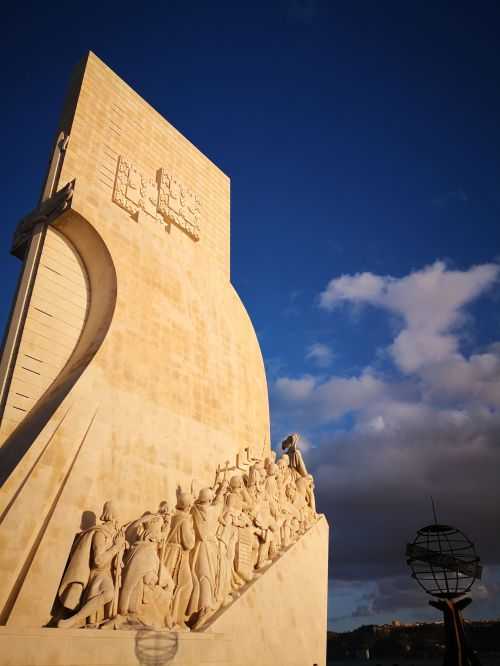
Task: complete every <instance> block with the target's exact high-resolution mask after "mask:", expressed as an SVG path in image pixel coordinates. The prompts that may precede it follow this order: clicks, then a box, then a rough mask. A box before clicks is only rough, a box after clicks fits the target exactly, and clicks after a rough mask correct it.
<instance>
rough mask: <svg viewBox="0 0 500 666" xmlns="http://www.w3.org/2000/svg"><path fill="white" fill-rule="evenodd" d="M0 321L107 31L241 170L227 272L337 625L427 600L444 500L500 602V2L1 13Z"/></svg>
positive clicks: (125, 69) (161, 103) (150, 91)
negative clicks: (90, 63)
mask: <svg viewBox="0 0 500 666" xmlns="http://www.w3.org/2000/svg"><path fill="white" fill-rule="evenodd" d="M3 19H4V26H5V27H4V39H3V44H2V47H1V48H2V49H3V54H2V59H1V62H2V65H1V68H2V69H1V73H2V88H3V91H4V103H3V104H2V108H1V110H0V113H1V115H2V128H3V135H2V149H3V156H4V160H3V161H2V164H1V165H0V169H1V177H2V184H3V188H4V196H3V209H4V214H3V224H2V225H1V227H0V234H1V236H0V246H1V247H2V248H3V256H2V269H3V270H2V278H3V279H2V282H1V284H0V323H2V324H4V323H5V321H6V318H7V313H8V308H9V304H10V299H11V296H12V293H13V290H14V288H15V282H16V278H17V272H18V262H17V260H15V259H13V258H10V257H9V256H8V254H7V249H8V247H9V242H10V237H11V234H12V232H13V229H14V226H15V224H16V222H17V221H18V220H19V219H20V218H21V217H22V216H23V215H24V214H25V213H26V212H28V211H29V210H31V209H32V208H33V207H34V206H35V204H36V202H37V199H38V196H39V190H40V187H41V181H42V177H43V174H44V170H45V165H46V162H47V157H48V153H49V149H50V145H51V141H52V136H53V132H54V130H55V124H56V121H57V117H58V113H59V109H60V106H61V103H62V99H63V96H64V92H65V88H66V85H67V81H68V78H69V74H70V71H71V68H72V67H73V65H74V64H75V63H76V62H77V61H78V60H79V59H80V58H81V57H82V56H83V54H84V53H85V51H87V50H88V49H91V50H93V51H95V52H96V54H97V55H98V56H99V57H101V58H102V59H103V60H104V61H105V62H106V63H107V64H108V65H109V66H110V67H112V68H113V69H114V70H115V71H116V72H117V73H118V74H119V75H120V76H122V77H123V78H124V79H125V80H126V81H127V82H128V83H129V84H130V85H132V86H133V87H134V88H135V89H136V90H137V91H138V92H139V93H140V94H141V95H142V96H143V97H145V99H146V100H147V101H148V102H150V103H151V104H152V105H153V106H154V107H155V108H156V109H158V111H160V113H162V114H163V115H164V116H165V117H166V118H167V119H168V120H169V121H170V122H171V123H172V124H173V125H174V126H175V127H177V129H179V130H180V131H181V132H182V133H183V134H185V135H186V136H187V137H188V138H189V139H190V140H191V141H192V142H193V143H194V144H195V145H196V146H198V147H199V148H200V149H201V150H202V151H203V152H204V153H206V154H207V155H208V156H209V157H210V158H211V159H212V160H213V161H214V162H215V163H216V164H218V165H219V166H220V167H221V168H222V169H223V170H224V171H225V172H226V173H227V174H228V175H230V177H231V181H232V185H231V187H232V199H231V208H232V248H231V249H232V280H233V282H234V284H235V286H236V288H237V289H238V291H239V293H240V295H241V296H242V299H243V301H244V303H245V304H246V306H247V309H248V310H249V313H250V315H251V317H252V319H253V322H254V325H255V328H256V330H257V333H258V335H259V339H260V343H261V346H262V350H263V354H264V357H265V361H266V365H267V369H268V383H269V390H270V397H271V406H272V419H273V429H272V434H273V441H274V442H275V443H277V442H278V440H279V438H280V437H281V436H282V435H283V434H285V433H286V432H288V431H294V430H298V431H299V432H301V433H302V435H303V437H304V440H305V443H306V448H308V450H307V451H306V457H307V460H308V461H309V465H310V466H311V468H312V469H314V471H315V473H316V475H317V479H318V483H317V486H318V495H319V505H320V508H322V509H323V510H324V511H326V512H327V515H328V518H329V520H330V523H331V525H332V534H333V537H332V543H331V584H330V601H331V603H330V608H329V620H330V626H331V627H332V628H334V629H337V630H344V629H348V628H350V627H353V626H357V625H359V624H367V623H377V622H383V621H386V620H391V619H393V618H395V617H399V618H400V619H426V618H427V619H429V618H433V617H434V611H432V610H431V609H428V608H427V607H426V604H427V601H426V599H425V598H423V597H422V595H420V592H419V590H418V589H417V588H416V586H415V585H414V584H413V582H412V581H411V580H410V579H409V577H408V575H407V571H406V567H405V563H404V557H403V551H404V546H405V543H406V540H408V539H409V538H411V537H412V535H413V533H414V532H415V530H416V529H417V528H418V527H421V526H422V525H423V524H425V523H426V522H428V521H429V520H430V508H429V507H430V503H429V500H428V497H429V495H430V494H433V495H434V496H435V497H436V499H437V502H438V509H439V512H440V517H441V518H442V519H443V521H448V522H451V523H452V524H455V525H456V526H457V527H461V528H462V529H464V530H465V531H467V532H469V533H470V536H471V537H472V538H473V539H474V540H475V541H476V543H477V546H478V549H479V551H480V554H481V556H482V558H483V560H484V562H485V564H486V572H485V579H484V581H483V583H482V584H481V585H480V586H478V587H477V592H476V601H475V603H474V604H473V606H472V609H471V611H470V613H469V615H470V616H474V615H475V616H477V617H492V616H496V617H498V616H500V605H499V602H498V591H499V590H500V573H499V568H498V566H499V565H500V538H499V537H498V506H499V502H500V496H499V495H500V492H499V491H498V490H497V488H496V486H497V485H498V484H497V480H496V477H497V471H496V470H497V469H498V465H499V464H500V434H499V433H500V415H499V410H500V344H499V341H500V332H499V325H500V310H499V295H500V290H499V284H498V277H499V269H498V261H499V258H500V254H499V247H500V244H499V241H500V225H499V216H500V157H499V155H500V136H499V132H498V118H499V117H500V88H499V86H498V71H499V65H500V55H499V48H498V39H497V36H498V31H499V27H500V26H499V22H500V10H499V9H498V6H497V5H496V3H494V2H491V3H488V2H481V3H475V4H474V6H473V5H472V4H470V3H469V5H468V6H465V5H464V6H462V7H457V6H456V3H446V2H436V3H432V6H430V3H412V5H411V6H410V5H409V4H408V3H401V2H398V3H390V2H381V3H373V2H357V3H335V2H332V3H324V4H322V3H317V2H313V1H305V2H301V1H297V2H294V1H290V2H276V3H252V4H250V3H227V4H224V3H216V4H209V3H189V2H164V3H161V5H160V4H159V3H147V2H146V3H142V4H141V5H137V3H130V4H129V3H127V2H122V3H120V4H118V3H116V4H114V3H101V4H99V5H98V4H96V3H95V4H93V3H92V2H85V3H81V2H80V3H79V2H76V3H71V4H70V5H68V4H67V3H64V4H63V3H60V4H59V3H57V2H56V3H52V4H51V5H50V6H48V5H47V4H46V3H29V2H28V3H23V4H22V5H20V6H19V8H13V7H11V8H10V10H9V13H8V14H6V15H4V16H3Z"/></svg>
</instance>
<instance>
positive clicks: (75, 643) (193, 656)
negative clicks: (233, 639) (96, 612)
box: [0, 626, 231, 666]
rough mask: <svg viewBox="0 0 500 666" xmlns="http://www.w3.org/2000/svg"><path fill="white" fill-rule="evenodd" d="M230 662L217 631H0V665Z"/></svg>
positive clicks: (154, 665) (227, 648)
mask: <svg viewBox="0 0 500 666" xmlns="http://www.w3.org/2000/svg"><path fill="white" fill-rule="evenodd" d="M230 660H231V646H230V638H229V637H228V636H225V635H221V634H216V633H173V632H172V633H169V632H154V631H148V630H141V631H102V630H96V629H68V630H61V629H22V628H15V627H12V628H11V627H8V626H6V627H0V664H2V666H138V665H141V666H164V665H166V664H174V665H175V666H195V664H196V665H198V664H211V666H226V665H229V664H230V663H231V661H230Z"/></svg>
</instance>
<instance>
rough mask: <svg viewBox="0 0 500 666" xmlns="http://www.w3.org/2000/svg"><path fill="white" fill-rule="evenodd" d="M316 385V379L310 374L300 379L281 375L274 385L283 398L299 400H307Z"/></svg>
mask: <svg viewBox="0 0 500 666" xmlns="http://www.w3.org/2000/svg"><path fill="white" fill-rule="evenodd" d="M315 385H316V380H315V379H314V377H311V376H310V375H305V376H304V377H300V378H298V379H290V378H289V377H280V378H279V379H277V380H276V382H275V384H274V387H275V391H276V393H277V395H278V396H279V397H280V398H282V399H283V400H286V401H290V402H297V401H300V400H305V399H307V398H308V396H310V395H311V393H312V392H313V389H314V387H315Z"/></svg>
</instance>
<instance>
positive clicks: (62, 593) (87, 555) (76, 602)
mask: <svg viewBox="0 0 500 666" xmlns="http://www.w3.org/2000/svg"><path fill="white" fill-rule="evenodd" d="M101 521H102V524H101V525H98V526H96V527H93V528H91V529H89V530H86V531H85V532H82V533H81V534H80V535H79V537H78V538H77V540H76V542H75V545H74V547H73V551H72V553H71V556H70V560H69V564H68V566H67V568H66V571H65V572H64V575H63V579H62V581H61V585H60V586H59V592H58V597H59V600H60V601H61V603H62V605H63V606H64V607H65V608H67V609H68V610H76V608H78V606H80V608H79V610H78V611H77V612H76V613H74V614H73V615H72V616H71V617H69V618H67V619H61V620H59V622H58V624H57V626H58V627H62V628H66V629H69V628H72V627H81V626H83V625H84V624H85V623H86V620H87V618H91V623H92V624H100V623H101V622H102V621H103V620H105V619H109V618H110V617H111V616H112V615H113V614H114V611H115V609H112V608H110V606H111V604H112V602H113V601H114V599H115V596H116V594H117V592H118V586H119V577H120V574H121V571H120V570H121V567H122V563H121V557H122V555H123V552H124V550H125V547H126V541H125V536H124V533H123V530H121V529H120V528H119V527H118V523H117V516H116V511H115V508H114V505H113V503H112V502H105V504H104V507H103V511H102V515H101ZM113 565H114V566H113Z"/></svg>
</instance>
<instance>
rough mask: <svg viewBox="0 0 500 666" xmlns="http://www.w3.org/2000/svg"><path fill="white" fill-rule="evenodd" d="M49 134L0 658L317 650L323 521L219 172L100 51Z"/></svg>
mask: <svg viewBox="0 0 500 666" xmlns="http://www.w3.org/2000/svg"><path fill="white" fill-rule="evenodd" d="M56 136H57V138H56V141H55V145H54V150H53V153H52V155H51V159H50V164H49V169H48V174H47V177H46V180H45V184H44V187H43V191H42V196H41V199H40V202H39V204H38V206H37V207H36V208H35V210H34V211H33V212H31V213H29V214H28V215H27V216H26V217H25V218H24V219H23V220H21V222H20V223H19V224H18V226H17V229H16V231H15V235H14V240H13V245H12V252H13V253H14V254H15V255H16V256H17V257H19V258H20V259H21V260H22V261H23V270H22V274H21V278H20V281H19V286H18V290H17V293H16V296H15V300H14V305H13V309H12V313H11V318H10V322H9V325H8V329H7V332H6V336H5V339H4V347H3V352H2V360H1V364H0V418H1V420H0V478H1V484H2V485H1V489H0V572H1V582H0V625H1V626H0V651H1V654H2V661H1V663H2V664H4V665H9V666H21V665H22V666H28V665H33V666H49V665H50V666H59V665H61V666H63V665H69V664H71V665H72V666H77V665H78V666H80V665H81V666H83V665H84V664H85V665H86V666H97V665H98V664H120V665H128V664H138V663H156V664H160V663H166V662H167V661H168V660H170V661H171V663H174V664H186V665H187V664H195V663H196V664H204V663H210V664H221V665H222V664H239V665H241V666H246V665H248V666H250V664H252V665H253V664H257V663H258V664H262V665H263V666H266V665H269V666H271V664H273V665H275V664H280V665H283V666H285V665H290V666H295V665H297V666H299V664H300V665H301V666H302V665H304V664H310V665H311V666H312V665H313V664H318V665H320V664H324V663H325V658H326V657H325V650H326V596H327V577H328V572H327V555H328V525H327V523H326V520H325V518H324V516H321V515H320V514H318V513H317V511H316V505H315V499H314V482H313V479H312V477H311V475H310V474H309V473H308V471H307V469H306V465H305V463H304V460H303V458H302V456H301V454H300V448H299V443H298V437H297V436H296V435H293V436H290V437H288V438H287V439H286V440H285V441H284V442H283V453H282V455H281V457H280V458H279V459H278V460H276V459H275V458H276V456H275V454H274V452H272V451H271V448H270V435H269V408H268V397H267V395H268V394H267V383H266V377H265V370H264V364H263V361H262V355H261V352H260V348H259V344H258V341H257V338H256V335H255V332H254V329H253V327H252V324H251V321H250V319H249V317H248V315H247V313H246V311H245V309H244V307H243V305H242V303H241V301H240V300H239V298H238V295H237V293H236V292H235V290H234V288H233V287H232V285H231V282H230V252H229V249H230V248H229V240H230V222H229V179H228V178H227V176H225V175H224V174H223V173H222V172H221V171H220V169H218V168H217V167H216V166H215V165H214V164H213V163H212V162H210V160H208V159H207V158H206V157H205V156H204V155H203V154H202V153H200V151H199V150H197V149H196V148H195V147H194V146H193V145H192V144H191V143H190V142H189V141H188V140H187V139H185V138H184V137H183V136H182V135H180V134H179V133H178V132H177V131H176V130H175V129H174V128H173V127H172V126H171V125H170V124H169V123H168V122H167V121H166V120H164V119H163V118H162V117H161V116H160V115H159V114H158V113H157V112H156V111H155V110H154V109H152V108H151V107H150V106H149V105H148V104H147V103H146V102H145V101H144V100H142V99H141V98H140V97H139V96H138V95H137V94H136V93H135V92H134V91H133V90H132V89H131V88H130V87H129V86H127V85H126V84H125V83H124V82H123V81H122V80H121V79H120V78H119V77H118V76H116V74H114V73H113V72H112V71H111V70H110V69H109V68H108V67H107V66H106V65H105V64H104V63H103V62H101V61H100V60H99V59H98V58H97V57H96V56H95V55H94V54H92V53H89V54H88V56H87V57H86V58H85V60H84V62H83V63H82V64H81V66H79V67H78V68H77V70H76V72H75V74H74V76H73V80H72V83H71V86H70V90H69V93H68V96H67V100H66V103H65V106H64V109H63V113H62V116H61V119H60V123H59V126H58V130H57V135H56ZM148 632H149V633H148ZM151 632H156V633H154V634H153V633H151ZM152 636H157V638H155V639H154V640H155V641H156V642H155V643H154V645H153V644H151V645H150V644H149V643H148V641H150V640H152V638H151V637H152ZM167 643H168V645H167ZM148 645H149V647H151V646H152V647H151V649H152V650H153V653H154V655H155V656H154V658H153V657H151V658H149V661H148V658H147V655H148V654H149V652H148V649H149V648H148ZM162 645H166V646H167V647H166V648H165V650H163V648H161V646H162ZM159 646H160V647H159ZM172 646H175V647H172ZM162 650H163V651H162ZM145 655H146V656H145ZM169 663H170V662H169Z"/></svg>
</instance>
